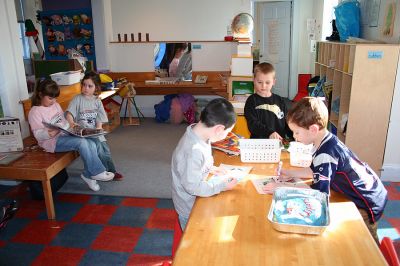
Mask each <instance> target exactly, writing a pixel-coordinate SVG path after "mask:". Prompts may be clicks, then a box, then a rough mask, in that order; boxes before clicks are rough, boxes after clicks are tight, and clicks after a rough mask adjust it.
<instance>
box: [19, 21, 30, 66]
mask: <svg viewBox="0 0 400 266" xmlns="http://www.w3.org/2000/svg"><path fill="white" fill-rule="evenodd" d="M18 25H19V39H20V40H21V43H22V55H23V57H24V59H29V58H30V49H29V39H28V37H26V36H25V23H24V22H20V23H18Z"/></svg>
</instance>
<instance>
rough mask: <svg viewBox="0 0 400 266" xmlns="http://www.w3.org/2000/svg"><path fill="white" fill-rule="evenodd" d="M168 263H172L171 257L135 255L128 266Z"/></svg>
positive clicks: (151, 265)
mask: <svg viewBox="0 0 400 266" xmlns="http://www.w3.org/2000/svg"><path fill="white" fill-rule="evenodd" d="M166 261H168V262H171V261H172V260H171V257H164V256H151V255H142V254H133V255H132V256H131V257H130V258H129V260H128V262H127V263H126V266H138V265H140V266H161V265H163V263H164V262H166ZM194 264H196V263H194Z"/></svg>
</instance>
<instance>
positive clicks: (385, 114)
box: [315, 42, 400, 174]
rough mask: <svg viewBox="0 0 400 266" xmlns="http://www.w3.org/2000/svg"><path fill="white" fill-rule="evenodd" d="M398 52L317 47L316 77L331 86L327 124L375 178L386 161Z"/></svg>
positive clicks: (388, 47) (368, 46) (394, 48)
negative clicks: (329, 83) (370, 168)
mask: <svg viewBox="0 0 400 266" xmlns="http://www.w3.org/2000/svg"><path fill="white" fill-rule="evenodd" d="M399 49H400V46H399V45H398V44H372V43H358V44H351V43H336V42H318V45H317V54H316V61H315V74H316V75H319V76H326V78H327V80H329V81H331V82H332V83H333V88H332V96H331V98H330V101H331V102H330V104H329V106H331V110H330V117H329V122H330V123H331V125H333V127H334V128H335V129H336V135H337V136H338V138H339V139H340V140H341V141H343V142H344V143H345V144H346V145H347V146H348V147H350V149H352V150H353V151H354V152H355V153H356V154H357V155H358V156H359V158H360V159H361V160H363V161H365V162H367V163H368V164H369V165H371V167H372V168H373V169H374V170H375V171H376V172H377V173H378V174H380V171H381V168H382V163H383V158H384V152H385V145H386V137H387V131H388V126H389V116H390V109H391V102H392V97H393V91H394V82H395V77H396V71H397V61H398V58H399ZM346 118H347V119H346ZM346 120H347V126H346V132H343V131H344V125H345V124H346V122H345V121H346Z"/></svg>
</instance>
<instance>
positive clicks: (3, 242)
mask: <svg viewBox="0 0 400 266" xmlns="http://www.w3.org/2000/svg"><path fill="white" fill-rule="evenodd" d="M5 245H6V242H5V241H1V240H0V248H2V247H4V246H5Z"/></svg>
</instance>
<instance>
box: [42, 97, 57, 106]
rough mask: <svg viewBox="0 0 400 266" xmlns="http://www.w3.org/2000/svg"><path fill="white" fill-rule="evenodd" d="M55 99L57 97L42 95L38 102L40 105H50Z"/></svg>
mask: <svg viewBox="0 0 400 266" xmlns="http://www.w3.org/2000/svg"><path fill="white" fill-rule="evenodd" d="M56 101H57V98H53V97H50V96H44V97H42V100H41V102H40V103H41V105H42V106H45V107H49V106H52V105H53V104H54V103H55V102H56Z"/></svg>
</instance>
